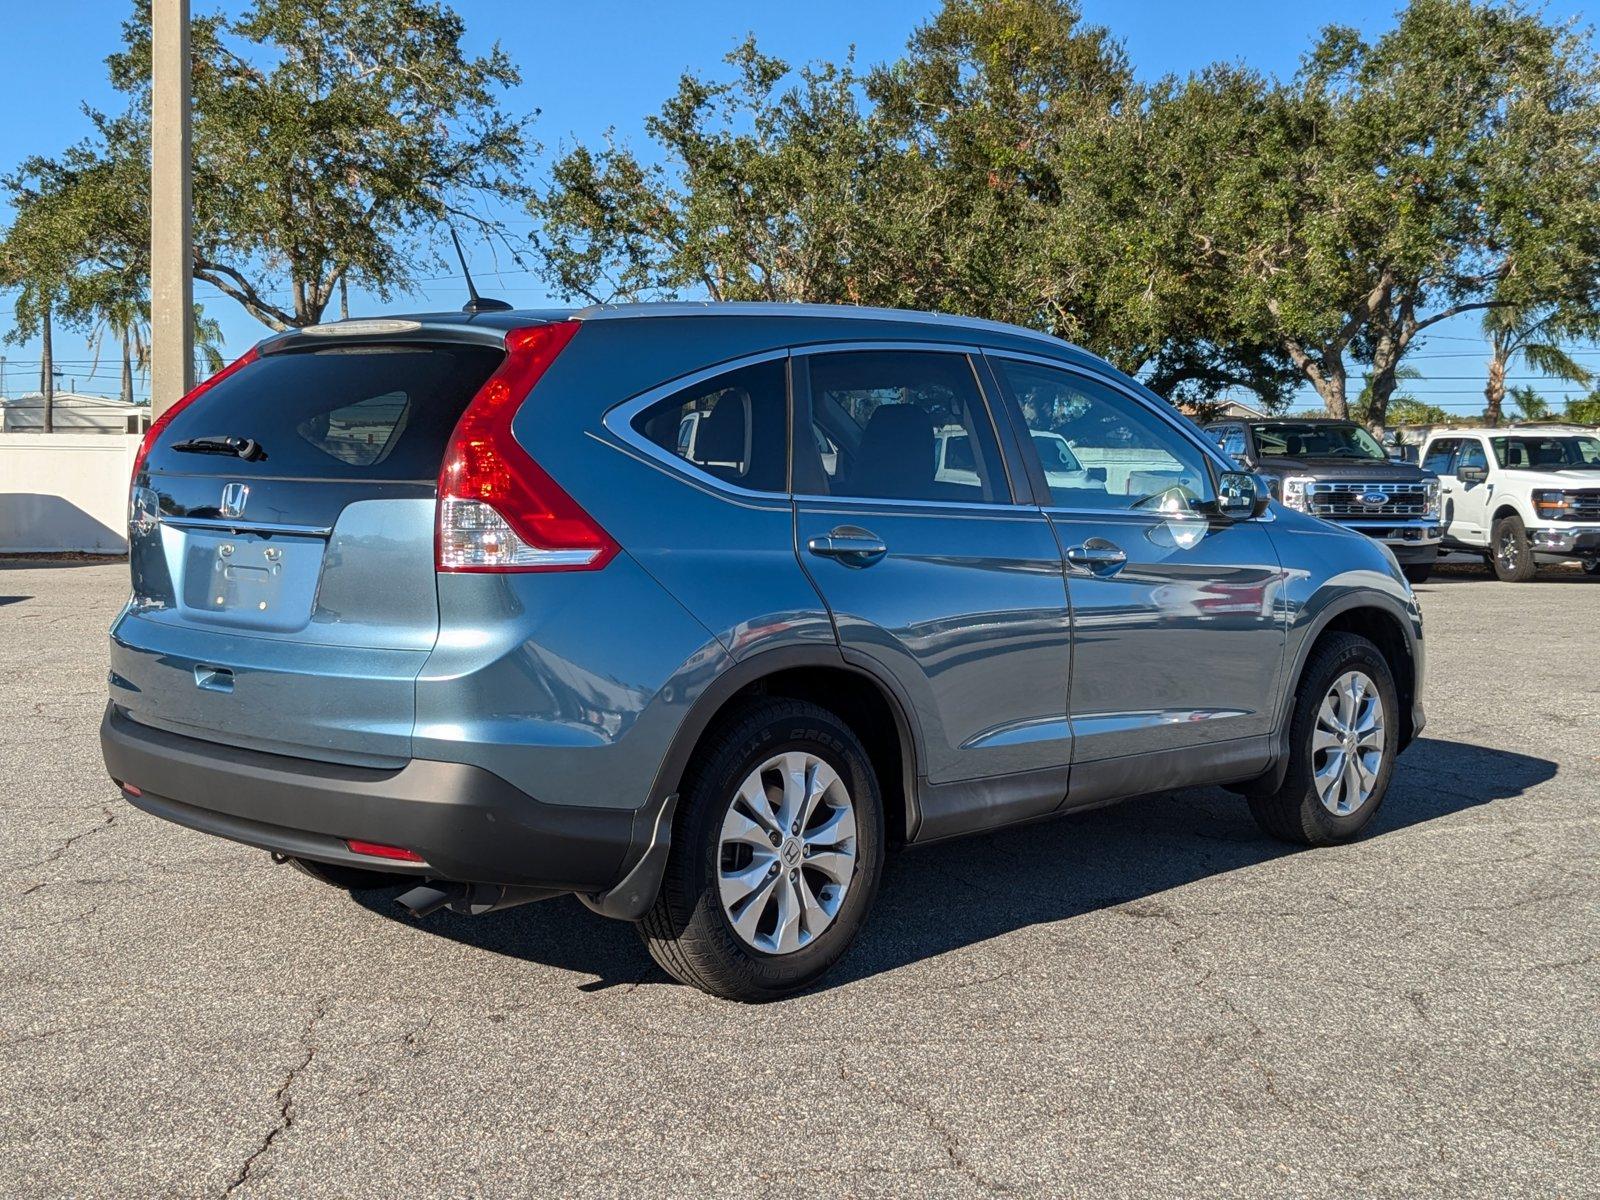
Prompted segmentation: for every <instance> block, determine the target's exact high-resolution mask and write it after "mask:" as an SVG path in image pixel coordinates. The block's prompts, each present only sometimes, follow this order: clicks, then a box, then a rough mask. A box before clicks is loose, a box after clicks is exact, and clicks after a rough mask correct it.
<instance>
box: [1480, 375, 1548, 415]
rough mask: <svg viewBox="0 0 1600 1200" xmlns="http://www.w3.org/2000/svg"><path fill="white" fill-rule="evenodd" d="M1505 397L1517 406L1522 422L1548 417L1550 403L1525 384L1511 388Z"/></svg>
mask: <svg viewBox="0 0 1600 1200" xmlns="http://www.w3.org/2000/svg"><path fill="white" fill-rule="evenodd" d="M1506 395H1508V396H1510V397H1511V403H1513V404H1515V405H1516V406H1517V412H1518V414H1519V415H1520V416H1521V417H1522V419H1523V420H1524V421H1543V420H1545V419H1546V418H1547V417H1549V415H1550V402H1549V401H1548V400H1546V399H1545V398H1544V397H1543V396H1541V395H1540V394H1539V393H1538V391H1537V390H1536V389H1534V388H1531V387H1529V386H1528V385H1527V384H1523V385H1522V386H1521V387H1514V388H1512V389H1511V390H1510V391H1509V392H1507V393H1506ZM1491 423H1497V422H1491Z"/></svg>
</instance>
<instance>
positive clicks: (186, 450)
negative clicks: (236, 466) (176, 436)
mask: <svg viewBox="0 0 1600 1200" xmlns="http://www.w3.org/2000/svg"><path fill="white" fill-rule="evenodd" d="M172 449H173V451H174V453H177V454H231V455H232V456H233V457H235V458H242V459H244V460H245V461H246V462H258V461H259V460H261V459H263V458H265V457H266V456H267V452H266V451H265V450H263V449H262V448H261V443H260V442H258V441H256V440H255V438H246V437H233V436H232V435H230V434H214V435H212V436H210V437H197V438H190V439H189V440H188V441H185V442H178V443H177V444H176V445H174V446H173V447H172Z"/></svg>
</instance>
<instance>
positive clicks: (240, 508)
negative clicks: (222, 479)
mask: <svg viewBox="0 0 1600 1200" xmlns="http://www.w3.org/2000/svg"><path fill="white" fill-rule="evenodd" d="M248 499H250V485H249V484H245V483H230V484H227V485H226V486H225V487H224V488H223V489H222V515H223V516H225V517H232V518H238V517H242V516H244V504H245V501H246V500H248Z"/></svg>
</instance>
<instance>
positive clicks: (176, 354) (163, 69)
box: [150, 0, 194, 417]
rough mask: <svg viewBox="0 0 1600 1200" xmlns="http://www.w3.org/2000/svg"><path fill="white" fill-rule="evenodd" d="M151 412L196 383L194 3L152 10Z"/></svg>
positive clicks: (163, 1)
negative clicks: (191, 142)
mask: <svg viewBox="0 0 1600 1200" xmlns="http://www.w3.org/2000/svg"><path fill="white" fill-rule="evenodd" d="M150 30H151V38H150V52H151V101H150V116H151V121H150V413H151V416H152V417H159V416H160V415H161V414H162V413H163V412H165V411H166V410H167V409H168V408H170V407H172V405H173V404H175V403H176V402H177V401H178V399H179V398H180V397H181V396H182V395H183V394H184V393H185V392H187V391H188V390H189V389H190V388H192V387H193V386H194V274H193V272H194V240H193V218H192V214H191V211H190V206H191V201H192V193H191V188H190V145H189V0H154V2H153V3H152V5H151V9H150Z"/></svg>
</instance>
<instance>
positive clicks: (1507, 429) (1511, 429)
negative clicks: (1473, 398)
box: [1428, 423, 1594, 437]
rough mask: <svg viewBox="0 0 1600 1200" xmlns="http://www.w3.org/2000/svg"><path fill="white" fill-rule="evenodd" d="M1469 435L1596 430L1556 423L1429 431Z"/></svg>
mask: <svg viewBox="0 0 1600 1200" xmlns="http://www.w3.org/2000/svg"><path fill="white" fill-rule="evenodd" d="M1467 433H1483V434H1493V435H1494V436H1495V437H1504V436H1506V435H1507V434H1521V433H1533V434H1568V435H1570V434H1577V433H1581V434H1590V435H1592V434H1593V433H1594V430H1593V429H1591V428H1589V427H1588V426H1586V425H1559V424H1554V423H1548V424H1538V425H1497V426H1494V427H1493V428H1490V427H1489V426H1486V425H1440V426H1437V427H1436V428H1434V429H1430V430H1429V431H1428V436H1429V437H1438V436H1439V435H1440V434H1449V435H1450V436H1451V437H1460V436H1461V435H1462V434H1467Z"/></svg>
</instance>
